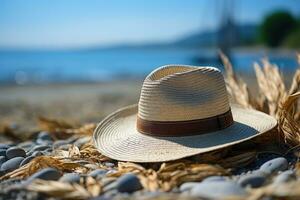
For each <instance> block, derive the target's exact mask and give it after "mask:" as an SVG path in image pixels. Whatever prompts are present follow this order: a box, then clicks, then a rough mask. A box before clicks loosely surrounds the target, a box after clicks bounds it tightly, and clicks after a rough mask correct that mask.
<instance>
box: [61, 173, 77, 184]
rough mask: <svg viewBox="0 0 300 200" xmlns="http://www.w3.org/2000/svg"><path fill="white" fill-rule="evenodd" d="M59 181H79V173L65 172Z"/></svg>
mask: <svg viewBox="0 0 300 200" xmlns="http://www.w3.org/2000/svg"><path fill="white" fill-rule="evenodd" d="M59 181H62V182H66V183H79V182H80V175H79V174H76V173H67V174H64V175H63V176H62V177H61V178H60V179H59Z"/></svg>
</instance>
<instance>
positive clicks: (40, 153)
mask: <svg viewBox="0 0 300 200" xmlns="http://www.w3.org/2000/svg"><path fill="white" fill-rule="evenodd" d="M31 155H32V156H42V155H44V154H43V153H42V152H41V151H34V152H33V153H32V154H31Z"/></svg>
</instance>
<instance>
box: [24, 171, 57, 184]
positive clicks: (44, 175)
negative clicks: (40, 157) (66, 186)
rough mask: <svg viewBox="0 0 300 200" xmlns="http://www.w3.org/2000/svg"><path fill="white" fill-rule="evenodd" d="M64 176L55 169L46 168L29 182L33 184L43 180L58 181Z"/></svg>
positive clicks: (35, 174)
mask: <svg viewBox="0 0 300 200" xmlns="http://www.w3.org/2000/svg"><path fill="white" fill-rule="evenodd" d="M61 176H62V174H61V173H60V172H59V171H57V170H56V169H54V168H45V169H42V170H40V171H38V172H36V173H34V174H33V175H32V176H30V177H29V178H28V179H27V181H28V182H31V181H33V180H35V179H43V180H54V181H56V180H58V179H59V178H60V177H61Z"/></svg>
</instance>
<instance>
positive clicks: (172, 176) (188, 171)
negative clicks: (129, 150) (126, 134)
mask: <svg viewBox="0 0 300 200" xmlns="http://www.w3.org/2000/svg"><path fill="white" fill-rule="evenodd" d="M129 172H130V173H135V174H137V176H138V177H139V179H140V180H141V183H142V185H143V187H144V188H145V189H146V190H149V191H156V190H162V191H170V190H171V189H172V188H174V187H176V186H179V185H180V184H182V183H184V182H191V181H201V180H203V179H204V178H206V177H208V176H214V175H229V172H228V171H227V170H225V169H223V168H222V167H220V166H218V165H209V164H197V163H192V162H190V161H183V160H182V161H176V162H172V163H162V164H161V166H160V168H159V169H158V170H157V171H155V170H153V169H146V168H144V167H143V166H141V165H138V164H135V163H129V162H126V163H124V162H119V163H118V171H117V172H116V173H113V174H110V175H109V176H110V177H119V176H121V175H122V174H126V173H129Z"/></svg>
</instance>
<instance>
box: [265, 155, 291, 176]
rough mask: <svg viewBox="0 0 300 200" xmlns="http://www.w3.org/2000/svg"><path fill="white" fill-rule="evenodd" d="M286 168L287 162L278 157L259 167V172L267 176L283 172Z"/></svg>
mask: <svg viewBox="0 0 300 200" xmlns="http://www.w3.org/2000/svg"><path fill="white" fill-rule="evenodd" d="M287 168H288V161H287V160H286V159H285V158H284V157H279V158H275V159H272V160H269V161H267V162H265V163H264V164H263V165H262V166H261V167H260V170H261V171H263V172H265V173H268V174H273V173H276V172H279V171H284V170H286V169H287Z"/></svg>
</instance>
